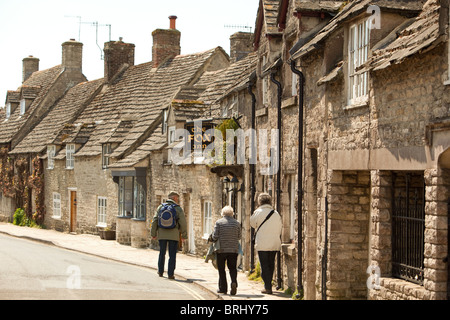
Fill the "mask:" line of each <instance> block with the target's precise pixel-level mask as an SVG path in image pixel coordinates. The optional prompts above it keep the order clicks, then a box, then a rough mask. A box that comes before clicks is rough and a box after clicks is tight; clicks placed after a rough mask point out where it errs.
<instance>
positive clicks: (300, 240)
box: [291, 60, 305, 295]
mask: <svg viewBox="0 0 450 320" xmlns="http://www.w3.org/2000/svg"><path fill="white" fill-rule="evenodd" d="M291 70H292V72H293V73H295V74H296V75H298V78H299V95H298V98H299V99H298V169H297V171H298V172H297V212H298V217H297V220H298V221H297V222H298V231H297V238H298V244H297V246H298V248H297V253H298V254H297V259H298V261H297V282H298V283H297V293H298V295H301V294H302V292H303V276H302V273H303V268H302V257H303V248H302V247H303V185H302V182H303V104H304V101H303V98H304V91H305V90H304V89H305V77H304V76H303V72H301V71H299V70H297V69H296V67H295V61H294V60H292V61H291Z"/></svg>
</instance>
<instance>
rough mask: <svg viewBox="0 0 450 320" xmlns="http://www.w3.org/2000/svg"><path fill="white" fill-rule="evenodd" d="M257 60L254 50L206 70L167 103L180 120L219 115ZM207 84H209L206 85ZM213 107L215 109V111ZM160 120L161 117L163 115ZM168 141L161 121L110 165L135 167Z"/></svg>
mask: <svg viewBox="0 0 450 320" xmlns="http://www.w3.org/2000/svg"><path fill="white" fill-rule="evenodd" d="M256 62H257V54H256V53H251V54H249V55H248V56H247V57H246V58H244V59H242V60H240V61H238V62H236V63H233V64H231V65H230V66H229V67H228V68H225V69H221V70H217V71H207V72H204V73H203V74H202V75H201V77H200V78H198V79H196V80H195V81H194V82H193V83H192V84H191V85H190V86H181V87H180V88H179V89H178V91H177V92H176V94H175V95H174V96H173V97H172V99H171V101H170V100H169V101H168V102H169V104H166V106H168V105H170V104H171V106H172V111H173V112H174V114H175V117H176V119H177V121H184V120H193V119H199V118H211V117H214V116H217V115H218V112H217V110H218V107H219V104H218V103H219V101H220V99H223V98H224V97H225V96H226V95H227V94H229V93H230V92H232V91H233V90H235V89H242V87H243V85H246V83H247V82H248V80H249V76H250V74H251V73H252V72H253V71H254V70H255V69H256ZM206 84H209V85H208V86H206ZM211 108H212V109H213V112H212V113H211ZM214 109H215V110H214ZM160 110H162V109H160ZM214 111H216V112H214ZM158 120H159V121H160V119H158ZM166 145H167V134H162V128H161V124H160V123H159V124H158V126H157V127H156V128H155V129H154V130H153V132H152V133H151V135H150V136H149V137H148V138H147V139H145V140H144V141H143V142H142V143H141V144H140V145H139V146H138V147H137V148H136V149H135V150H134V151H133V152H132V153H131V154H130V155H128V156H127V157H125V158H123V159H121V160H119V161H118V162H116V163H114V164H112V165H110V167H111V168H124V167H132V166H134V165H136V164H137V163H139V162H140V161H142V160H144V159H145V158H146V157H148V155H149V154H150V153H151V152H152V151H156V150H160V149H161V148H163V147H165V146H166ZM118 149H120V147H119V148H118ZM118 149H116V150H118Z"/></svg>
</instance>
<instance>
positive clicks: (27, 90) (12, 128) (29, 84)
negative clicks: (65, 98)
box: [0, 65, 63, 143]
mask: <svg viewBox="0 0 450 320" xmlns="http://www.w3.org/2000/svg"><path fill="white" fill-rule="evenodd" d="M61 72H63V69H62V67H61V66H60V65H58V66H55V67H53V68H50V69H47V70H42V71H36V72H34V73H33V74H32V75H31V76H30V77H29V78H28V79H27V80H26V81H25V82H24V83H23V84H22V86H21V87H19V88H18V90H17V91H8V94H7V99H9V98H10V99H18V98H19V99H21V97H23V96H25V97H27V98H33V99H34V100H33V102H32V103H31V105H30V106H29V107H28V109H27V110H26V112H25V114H24V115H20V107H17V108H16V109H15V110H14V111H13V112H12V113H11V116H10V118H9V119H6V114H3V115H1V117H0V143H10V142H11V140H12V139H13V138H14V135H15V134H16V133H18V132H19V130H20V129H21V128H22V126H23V125H24V124H25V123H26V122H27V120H28V118H29V117H30V116H31V115H32V114H33V112H34V111H35V110H36V108H37V107H38V106H39V105H40V103H41V102H42V100H43V99H44V98H45V96H46V95H47V93H48V91H49V90H50V88H51V87H52V85H53V84H54V83H55V81H56V80H57V79H58V77H59V75H60V74H61Z"/></svg>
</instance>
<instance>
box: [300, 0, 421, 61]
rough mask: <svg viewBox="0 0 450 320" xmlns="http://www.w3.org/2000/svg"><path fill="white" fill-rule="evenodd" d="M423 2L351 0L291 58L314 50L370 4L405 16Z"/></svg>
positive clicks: (414, 12) (414, 13)
mask: <svg viewBox="0 0 450 320" xmlns="http://www.w3.org/2000/svg"><path fill="white" fill-rule="evenodd" d="M423 4H424V0H353V1H350V2H349V3H348V4H347V5H345V7H344V8H343V9H342V10H341V11H340V12H339V13H338V14H337V15H336V16H335V17H334V18H333V19H331V20H330V22H329V23H327V24H326V25H325V26H324V27H323V28H322V29H321V30H320V31H318V32H317V33H316V34H315V35H314V37H312V39H308V41H306V42H305V44H303V45H302V46H301V47H300V48H298V49H297V50H296V52H293V53H292V58H291V59H298V58H300V57H302V56H304V55H307V54H309V53H311V52H313V51H315V50H316V49H317V48H318V47H320V46H321V45H322V42H323V41H324V40H325V39H327V38H328V37H330V36H331V35H332V34H333V32H335V31H337V30H338V29H339V28H341V27H342V23H344V22H346V21H348V20H350V19H352V18H355V17H357V16H358V15H360V14H361V13H363V12H365V11H366V10H367V8H368V6H370V5H377V6H379V7H380V8H381V9H383V10H386V11H398V12H401V13H402V14H404V15H406V16H410V17H413V16H416V15H417V14H419V12H420V10H421V9H422V7H423ZM303 41H304V40H303Z"/></svg>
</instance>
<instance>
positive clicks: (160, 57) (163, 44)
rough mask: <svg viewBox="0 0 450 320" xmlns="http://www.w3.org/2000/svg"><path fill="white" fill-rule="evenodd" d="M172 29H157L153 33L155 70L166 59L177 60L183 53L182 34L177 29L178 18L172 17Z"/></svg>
mask: <svg viewBox="0 0 450 320" xmlns="http://www.w3.org/2000/svg"><path fill="white" fill-rule="evenodd" d="M169 19H170V29H156V30H155V31H153V32H152V36H153V48H152V61H153V68H157V67H159V66H160V65H161V63H163V62H164V61H165V60H166V59H169V58H175V57H176V56H178V55H179V54H180V53H181V47H180V38H181V32H180V31H178V30H177V29H176V19H177V17H176V16H170V17H169Z"/></svg>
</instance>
